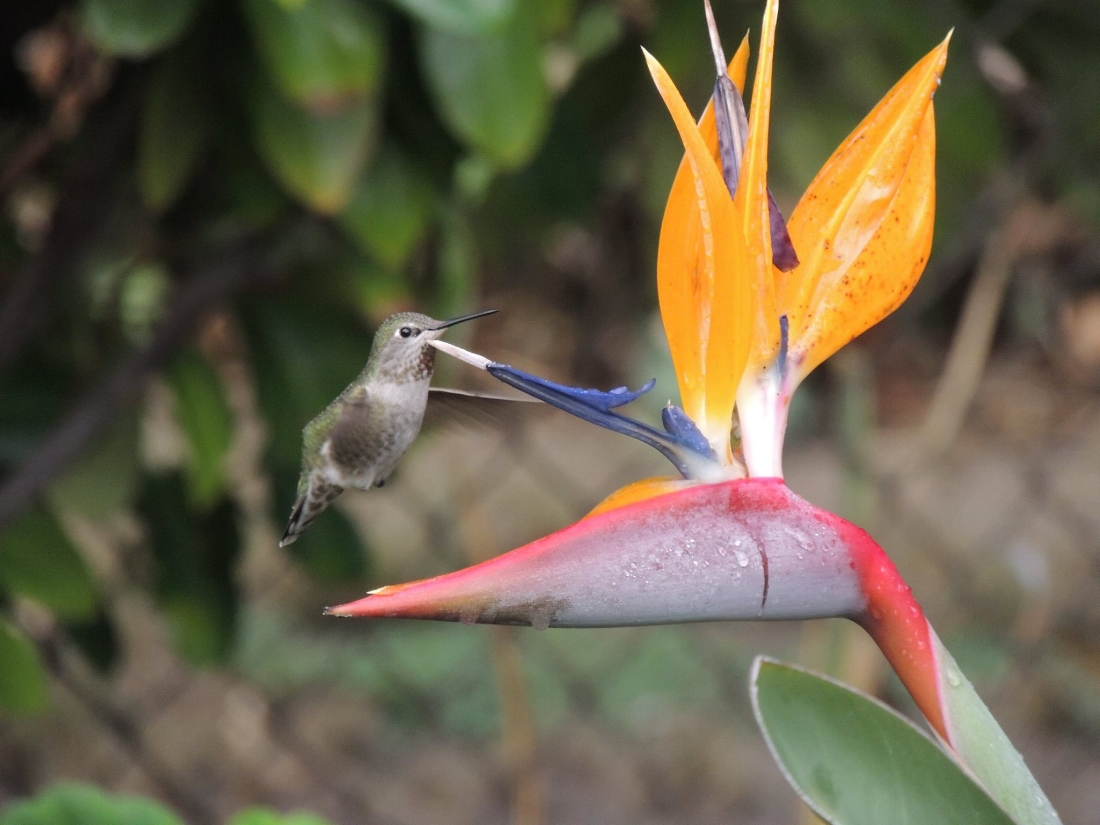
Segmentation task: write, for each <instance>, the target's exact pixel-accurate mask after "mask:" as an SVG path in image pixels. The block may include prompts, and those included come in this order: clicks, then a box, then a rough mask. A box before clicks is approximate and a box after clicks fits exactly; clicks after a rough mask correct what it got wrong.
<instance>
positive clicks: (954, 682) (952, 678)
mask: <svg viewBox="0 0 1100 825" xmlns="http://www.w3.org/2000/svg"><path fill="white" fill-rule="evenodd" d="M947 684H949V685H951V687H953V688H957V687H958V686H959V685H961V684H962V680H961V679H960V678H959V674H957V673H956V672H955V671H953V670H949V671H947Z"/></svg>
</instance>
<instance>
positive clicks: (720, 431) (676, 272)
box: [645, 52, 752, 455]
mask: <svg viewBox="0 0 1100 825" xmlns="http://www.w3.org/2000/svg"><path fill="white" fill-rule="evenodd" d="M645 57H646V61H647V62H648V63H649V70H650V73H651V74H652V75H653V80H654V82H655V83H656V84H657V90H658V91H659V92H660V93H661V97H662V98H663V99H664V101H665V105H666V106H667V107H668V110H669V112H670V113H671V114H672V119H673V121H674V122H675V124H676V129H677V131H679V133H680V139H681V140H682V141H683V142H684V148H685V149H686V151H687V154H686V157H685V159H686V161H687V163H688V166H689V168H690V171H691V184H692V186H691V188H690V189H689V188H688V187H686V186H684V187H681V188H680V189H677V188H676V187H674V190H673V193H672V194H671V195H670V196H669V204H668V206H667V207H666V210H665V219H664V222H663V223H662V225H661V241H660V245H659V247H658V251H657V284H658V292H659V295H660V299H661V316H662V318H663V319H664V323H665V333H666V335H667V336H668V340H669V348H670V349H671V351H672V359H673V365H674V366H675V367H676V373H677V377H678V379H679V382H680V392H681V396H682V398H683V401H684V408H685V410H686V411H687V413H688V415H690V416H691V418H692V419H693V420H694V421H695V422H696V423H697V424H698V425H699V429H700V430H701V431H702V432H703V434H704V435H705V436H706V437H707V439H708V440H709V441H710V443H711V444H712V445H713V446H714V448H715V451H716V452H718V454H719V455H723V454H727V453H728V452H729V431H730V426H731V421H732V417H733V404H734V398H735V396H736V393H737V385H738V383H739V382H740V380H741V374H742V373H743V372H744V370H745V363H746V361H747V360H748V353H749V344H750V340H751V339H750V336H751V329H750V324H749V322H750V319H751V317H752V316H751V314H750V313H751V306H750V304H749V301H750V298H751V293H750V292H749V281H748V277H747V273H746V272H745V271H744V269H743V268H740V267H737V266H736V265H735V261H736V259H737V257H738V255H739V253H738V247H740V246H743V240H742V238H741V232H740V221H739V220H738V219H737V217H736V212H735V210H734V205H733V200H732V199H731V198H730V196H729V192H728V191H727V190H726V184H725V181H724V180H723V179H722V173H721V172H720V171H719V169H718V165H717V164H716V162H715V159H714V153H713V152H712V151H711V150H710V148H708V147H707V145H706V143H705V141H704V140H703V137H702V135H701V134H700V132H699V127H698V126H697V125H696V124H695V120H694V119H693V118H692V116H691V112H690V111H688V108H687V105H686V104H685V103H684V101H683V98H681V97H680V93H679V92H678V91H677V90H676V86H675V85H674V84H673V83H672V79H671V78H670V77H669V76H668V73H667V72H665V70H664V69H663V68H662V67H661V64H660V63H658V62H657V61H656V59H654V57H653V56H652V55H650V54H649V53H648V52H646V53H645ZM685 190H686V191H685ZM692 199H694V203H695V208H696V209H697V212H698V214H697V217H696V218H695V219H693V220H687V219H686V218H687V215H686V212H687V204H688V203H690V202H691V200H692ZM740 254H743V253H740Z"/></svg>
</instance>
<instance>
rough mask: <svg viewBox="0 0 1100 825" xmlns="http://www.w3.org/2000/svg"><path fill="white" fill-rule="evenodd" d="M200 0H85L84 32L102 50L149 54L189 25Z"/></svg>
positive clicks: (121, 54) (83, 11) (83, 13)
mask: <svg viewBox="0 0 1100 825" xmlns="http://www.w3.org/2000/svg"><path fill="white" fill-rule="evenodd" d="M198 7H199V0H84V2H83V3H81V6H80V14H81V20H82V22H83V25H84V31H85V32H86V33H87V35H88V37H89V38H90V39H91V40H92V42H93V43H95V44H96V45H97V46H98V47H99V48H100V49H102V50H103V51H105V52H107V53H108V54H114V55H119V56H120V57H146V56H148V55H150V54H153V53H154V52H157V51H160V50H161V49H163V48H164V47H166V46H168V45H170V44H171V43H172V42H173V41H175V40H176V39H177V38H178V37H179V36H180V35H182V34H183V32H184V31H185V30H186V29H187V27H188V26H189V25H190V23H191V20H192V19H193V18H194V16H195V12H196V11H197V10H198Z"/></svg>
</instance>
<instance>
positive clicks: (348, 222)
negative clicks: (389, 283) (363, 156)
mask: <svg viewBox="0 0 1100 825" xmlns="http://www.w3.org/2000/svg"><path fill="white" fill-rule="evenodd" d="M432 207H433V192H432V187H431V183H430V182H429V181H428V180H427V178H426V177H425V176H424V175H423V174H422V173H421V172H420V170H419V168H418V167H416V166H415V165H413V164H411V163H410V162H409V161H408V160H407V159H406V158H405V157H404V156H403V155H401V154H400V153H399V152H398V151H397V150H395V149H393V148H392V147H386V148H385V149H383V151H382V152H380V153H379V155H378V158H377V159H376V160H375V162H374V163H373V164H372V165H371V167H370V168H369V169H368V170H367V172H366V174H364V175H363V176H362V177H361V178H360V179H359V185H358V186H357V187H356V190H355V195H354V196H353V197H352V199H351V202H350V203H349V204H348V206H347V209H345V210H344V212H343V214H342V215H341V216H340V223H341V224H343V226H344V227H345V228H346V229H347V230H348V232H349V233H350V234H351V236H352V237H353V238H354V239H355V240H356V241H357V242H358V243H359V245H360V246H361V247H362V249H363V250H364V251H365V252H367V253H368V254H370V255H371V256H372V257H373V258H374V259H375V260H376V261H378V262H379V263H380V264H382V265H383V266H385V267H388V268H389V269H399V268H401V267H402V266H404V265H405V264H406V263H407V262H408V260H409V256H410V255H412V253H413V252H414V251H415V249H416V247H417V245H418V244H419V243H420V242H421V240H422V239H423V238H424V234H425V232H426V231H427V229H428V221H429V220H430V219H431V214H432Z"/></svg>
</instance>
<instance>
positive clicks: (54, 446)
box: [0, 242, 274, 529]
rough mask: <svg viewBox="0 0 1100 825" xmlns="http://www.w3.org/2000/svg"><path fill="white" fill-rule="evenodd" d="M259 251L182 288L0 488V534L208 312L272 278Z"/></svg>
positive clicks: (250, 248) (246, 252) (233, 258)
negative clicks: (143, 337) (136, 347)
mask: <svg viewBox="0 0 1100 825" xmlns="http://www.w3.org/2000/svg"><path fill="white" fill-rule="evenodd" d="M261 250H262V244H260V243H258V242H253V243H250V244H247V245H246V248H245V249H242V250H238V251H237V252H236V253H234V254H231V255H230V256H228V257H227V258H225V259H223V260H221V261H220V262H218V263H215V264H213V265H211V266H209V267H208V268H206V269H205V270H203V271H200V272H198V273H196V274H195V275H194V276H192V277H191V278H188V279H186V280H185V281H184V282H183V283H182V284H181V285H180V287H179V289H178V291H177V293H176V295H175V298H174V300H172V302H171V304H170V308H169V310H168V314H167V315H166V316H165V318H164V319H163V320H162V321H161V323H160V325H159V326H158V327H157V330H156V332H155V333H154V336H153V340H152V341H151V342H150V343H149V345H148V346H147V347H146V348H145V349H143V350H140V351H139V352H137V353H135V354H134V355H133V356H131V357H130V358H129V359H128V360H126V361H124V362H123V363H122V364H120V365H119V367H118V368H117V369H116V370H115V372H114V373H113V374H112V375H110V376H109V377H108V378H107V379H106V380H104V381H103V382H101V383H100V384H99V385H98V386H97V387H96V388H95V389H93V390H92V391H91V392H90V393H89V394H88V395H87V396H85V398H84V399H83V400H82V401H81V402H80V403H78V404H77V406H76V408H75V409H74V410H73V411H72V412H71V413H70V414H69V416H68V418H66V419H65V420H64V421H63V422H62V423H61V424H60V425H59V426H58V427H57V429H56V430H54V432H53V433H52V434H51V435H50V436H49V437H48V438H47V439H46V440H45V441H44V442H42V443H41V444H40V445H39V446H38V448H37V449H36V450H35V451H34V452H33V453H32V454H31V455H30V457H29V458H28V459H27V460H26V461H25V462H24V463H23V465H22V466H21V467H20V468H19V469H18V470H17V471H16V472H15V473H14V474H12V475H11V476H10V477H9V478H8V479H7V480H6V482H5V483H4V484H3V486H2V487H0V529H3V527H4V526H5V525H7V524H8V523H9V522H10V521H12V519H14V518H15V517H16V516H18V515H19V514H20V513H22V512H23V511H24V510H25V509H26V508H27V507H29V506H30V505H31V504H32V503H33V502H34V499H35V498H36V497H37V496H38V495H39V494H40V493H42V492H43V491H44V490H45V488H46V486H47V485H48V484H49V483H50V481H52V480H53V479H54V478H55V477H56V476H57V474H58V473H60V472H61V471H62V470H63V469H64V468H65V467H67V466H68V465H69V464H70V463H71V462H72V461H73V460H74V459H76V458H77V457H78V456H80V454H81V453H82V452H83V451H84V449H85V448H86V447H87V446H88V445H89V444H90V443H91V442H92V441H93V440H94V439H95V438H96V436H98V435H99V434H100V433H102V432H103V431H104V430H106V429H107V427H108V426H109V425H110V424H111V423H112V422H113V421H114V420H116V418H117V417H118V415H119V413H121V412H122V411H123V410H125V409H126V408H127V407H129V406H131V405H132V404H134V403H135V402H136V401H137V400H138V399H139V398H140V397H141V393H142V391H143V390H144V389H145V385H146V384H147V383H148V381H149V379H150V377H151V376H152V374H153V373H154V371H156V370H157V369H158V368H159V367H161V366H162V365H164V364H165V363H166V362H167V361H168V360H169V359H170V358H171V357H172V356H173V355H174V354H175V353H176V351H177V350H178V349H179V348H180V347H181V346H182V345H183V344H185V343H186V342H187V340H188V339H189V338H190V337H191V335H192V333H193V332H194V330H195V329H196V328H197V327H198V325H199V323H200V322H201V321H202V320H203V318H205V317H206V316H207V314H208V313H209V312H210V311H211V310H212V309H214V308H215V307H216V306H218V305H219V304H222V303H224V302H225V301H227V300H230V299H231V298H233V297H234V296H236V295H237V294H238V293H240V292H241V291H242V290H244V289H245V288H246V287H248V286H250V285H253V284H255V283H257V282H259V281H262V280H270V279H272V278H273V277H274V274H273V271H272V269H271V268H270V267H269V265H264V264H258V263H256V262H257V261H262V260H263V258H262V257H261Z"/></svg>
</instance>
